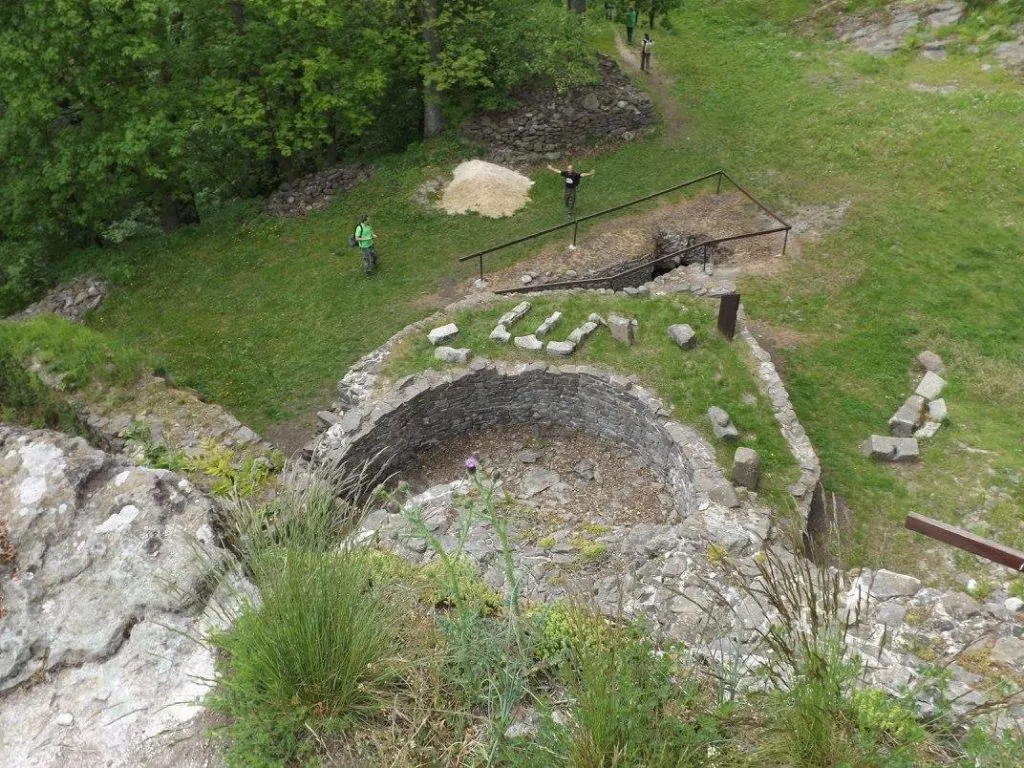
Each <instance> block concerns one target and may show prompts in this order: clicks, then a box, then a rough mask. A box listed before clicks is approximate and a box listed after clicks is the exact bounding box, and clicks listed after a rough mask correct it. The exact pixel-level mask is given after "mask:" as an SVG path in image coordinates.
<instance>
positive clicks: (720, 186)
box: [715, 171, 722, 195]
mask: <svg viewBox="0 0 1024 768" xmlns="http://www.w3.org/2000/svg"><path fill="white" fill-rule="evenodd" d="M715 194H716V195H720V194H722V172H721V171H719V172H718V188H717V189H716V190H715Z"/></svg>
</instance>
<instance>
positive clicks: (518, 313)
mask: <svg viewBox="0 0 1024 768" xmlns="http://www.w3.org/2000/svg"><path fill="white" fill-rule="evenodd" d="M531 306H532V305H531V304H530V302H528V301H521V302H519V303H518V304H516V305H515V306H514V307H512V309H510V310H509V311H508V312H506V313H505V314H504V315H502V316H501V317H499V318H498V325H504V326H505V327H506V328H507V327H509V326H511V325H513V324H514V323H516V322H517V321H518V320H521V319H522V317H523V315H525V314H526V313H527V312H529V311H530V307H531Z"/></svg>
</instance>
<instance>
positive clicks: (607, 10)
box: [604, 0, 615, 21]
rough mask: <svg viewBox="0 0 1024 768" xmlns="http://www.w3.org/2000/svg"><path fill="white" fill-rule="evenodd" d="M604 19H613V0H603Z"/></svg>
mask: <svg viewBox="0 0 1024 768" xmlns="http://www.w3.org/2000/svg"><path fill="white" fill-rule="evenodd" d="M604 17H605V18H606V19H608V21H611V20H612V19H614V18H615V3H614V2H613V0H604Z"/></svg>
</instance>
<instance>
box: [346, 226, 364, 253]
mask: <svg viewBox="0 0 1024 768" xmlns="http://www.w3.org/2000/svg"><path fill="white" fill-rule="evenodd" d="M362 226H363V225H362V223H359V224H356V231H355V233H354V234H351V235H349V236H348V247H349V248H355V247H356V246H358V245H359V230H360V229H361V228H362Z"/></svg>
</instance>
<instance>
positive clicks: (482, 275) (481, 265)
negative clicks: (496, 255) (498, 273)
mask: <svg viewBox="0 0 1024 768" xmlns="http://www.w3.org/2000/svg"><path fill="white" fill-rule="evenodd" d="M479 261H480V279H481V280H483V279H484V255H483V254H480V259H479Z"/></svg>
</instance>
